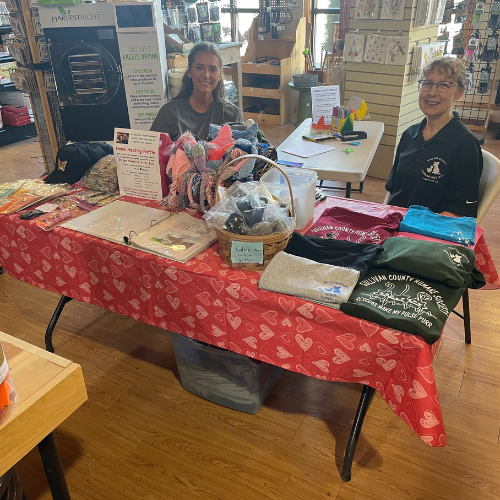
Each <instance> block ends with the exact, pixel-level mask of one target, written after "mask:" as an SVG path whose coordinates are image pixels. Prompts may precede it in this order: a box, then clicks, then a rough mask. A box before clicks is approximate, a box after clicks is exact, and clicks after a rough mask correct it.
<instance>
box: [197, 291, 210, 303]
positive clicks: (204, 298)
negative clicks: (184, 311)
mask: <svg viewBox="0 0 500 500" xmlns="http://www.w3.org/2000/svg"><path fill="white" fill-rule="evenodd" d="M195 297H196V298H197V299H198V300H199V301H200V302H201V303H202V304H204V305H206V306H209V305H210V294H209V293H208V292H202V293H198V294H196V295H195Z"/></svg>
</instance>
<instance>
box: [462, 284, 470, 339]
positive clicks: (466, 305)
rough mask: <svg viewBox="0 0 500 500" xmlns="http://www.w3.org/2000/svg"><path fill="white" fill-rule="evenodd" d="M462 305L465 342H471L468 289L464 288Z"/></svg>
mask: <svg viewBox="0 0 500 500" xmlns="http://www.w3.org/2000/svg"><path fill="white" fill-rule="evenodd" d="M462 306H463V309H464V330H465V343H466V344H470V343H471V330H470V311H469V289H468V288H466V289H465V292H464V294H463V296H462Z"/></svg>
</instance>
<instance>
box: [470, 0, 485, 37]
mask: <svg viewBox="0 0 500 500" xmlns="http://www.w3.org/2000/svg"><path fill="white" fill-rule="evenodd" d="M483 16H484V2H477V3H476V8H475V9H474V15H473V16H472V20H471V22H470V24H471V26H472V27H473V28H474V29H476V30H478V29H479V28H480V27H481V22H482V21H483Z"/></svg>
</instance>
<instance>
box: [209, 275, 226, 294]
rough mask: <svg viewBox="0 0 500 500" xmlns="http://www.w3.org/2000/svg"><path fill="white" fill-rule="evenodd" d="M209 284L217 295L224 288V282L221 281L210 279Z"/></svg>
mask: <svg viewBox="0 0 500 500" xmlns="http://www.w3.org/2000/svg"><path fill="white" fill-rule="evenodd" d="M210 284H211V285H212V288H213V289H214V290H215V291H216V292H217V295H219V294H220V292H221V291H222V289H223V288H224V281H222V280H217V279H215V278H210Z"/></svg>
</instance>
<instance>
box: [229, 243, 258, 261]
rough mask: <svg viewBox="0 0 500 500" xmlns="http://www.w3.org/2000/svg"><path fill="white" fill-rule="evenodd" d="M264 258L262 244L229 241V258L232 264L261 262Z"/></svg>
mask: <svg viewBox="0 0 500 500" xmlns="http://www.w3.org/2000/svg"><path fill="white" fill-rule="evenodd" d="M263 259H264V244H263V243H262V241H260V242H258V243H251V242H243V241H234V240H233V241H232V242H231V260H232V261H233V264H247V263H253V264H262V262H263Z"/></svg>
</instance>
